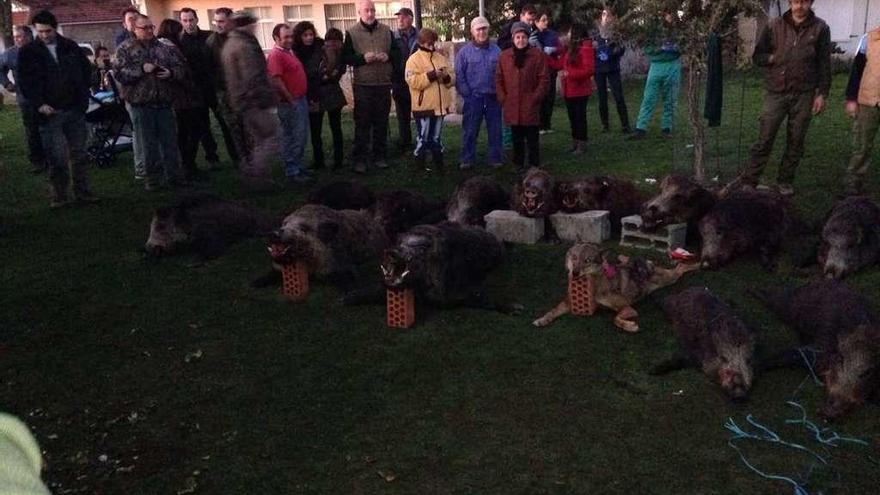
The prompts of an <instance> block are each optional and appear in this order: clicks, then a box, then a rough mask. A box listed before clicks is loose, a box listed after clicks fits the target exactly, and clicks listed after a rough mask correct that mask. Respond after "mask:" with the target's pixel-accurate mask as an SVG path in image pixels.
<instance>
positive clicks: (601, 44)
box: [593, 34, 626, 74]
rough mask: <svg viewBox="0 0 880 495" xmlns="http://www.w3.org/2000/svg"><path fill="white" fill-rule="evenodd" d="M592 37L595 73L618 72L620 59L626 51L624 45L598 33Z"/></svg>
mask: <svg viewBox="0 0 880 495" xmlns="http://www.w3.org/2000/svg"><path fill="white" fill-rule="evenodd" d="M593 39H594V40H596V73H597V74H607V73H610V72H620V59H621V57H623V54H624V52H626V47H624V46H623V45H620V44H619V43H617V42H616V41H613V40H612V39H611V38H603V37H601V36H599V35H598V34H597V35H596V36H595V38H593Z"/></svg>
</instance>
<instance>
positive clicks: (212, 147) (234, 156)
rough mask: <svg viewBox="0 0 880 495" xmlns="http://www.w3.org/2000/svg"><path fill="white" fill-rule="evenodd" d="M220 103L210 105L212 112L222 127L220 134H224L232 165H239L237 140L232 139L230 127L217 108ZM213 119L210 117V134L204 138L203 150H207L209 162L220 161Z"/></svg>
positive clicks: (206, 158) (206, 155)
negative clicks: (212, 126)
mask: <svg viewBox="0 0 880 495" xmlns="http://www.w3.org/2000/svg"><path fill="white" fill-rule="evenodd" d="M217 105H218V103H215V104H213V105H210V109H211V112H213V113H214V119H216V120H217V125H219V126H220V132H221V133H222V134H223V142H224V143H225V144H226V153H227V154H229V159H230V160H231V161H232V163H236V164H237V163H238V160H239V156H238V150H236V149H235V139H234V138H233V137H232V133H231V132H230V131H229V126H228V125H226V120H224V119H223V114H222V113H221V112H220V109H219V108H218V107H217ZM210 119H211V117H210V115H208V127H207V128H208V132H206V133H205V135H204V136H203V137H202V148H204V149H205V160H208V161H209V162H216V161H219V160H220V159H219V157H218V156H217V141H215V140H214V133H213V132H211V121H210Z"/></svg>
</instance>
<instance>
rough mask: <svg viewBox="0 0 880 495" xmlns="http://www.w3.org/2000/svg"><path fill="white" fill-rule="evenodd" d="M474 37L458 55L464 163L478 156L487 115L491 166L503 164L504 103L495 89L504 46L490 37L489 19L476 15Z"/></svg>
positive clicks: (465, 166) (470, 163)
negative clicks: (502, 112) (481, 126)
mask: <svg viewBox="0 0 880 495" xmlns="http://www.w3.org/2000/svg"><path fill="white" fill-rule="evenodd" d="M471 36H472V37H473V40H472V41H471V42H470V43H467V44H466V45H464V46H463V47H462V48H461V50H459V51H458V53H457V54H456V55H455V89H456V90H457V91H458V94H459V95H461V97H462V99H463V100H464V107H463V109H462V122H461V164H460V165H459V168H460V169H462V170H467V169H469V168H472V167H473V166H474V162H476V159H477V136H479V134H480V124H481V122H482V120H483V119H486V132H487V133H488V134H489V152H488V157H487V158H488V161H489V166H490V167H492V168H496V169H497V168H501V166H502V165H503V162H502V155H503V149H502V147H501V105H500V104H499V103H498V97H497V95H496V93H495V68H496V67H497V66H498V57H499V55H501V49H499V48H498V45H496V44H495V43H492V42H491V41H489V21H488V20H487V19H486V18H485V17H475V18H474V19H473V20H472V21H471Z"/></svg>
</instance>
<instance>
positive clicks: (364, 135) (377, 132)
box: [351, 84, 391, 164]
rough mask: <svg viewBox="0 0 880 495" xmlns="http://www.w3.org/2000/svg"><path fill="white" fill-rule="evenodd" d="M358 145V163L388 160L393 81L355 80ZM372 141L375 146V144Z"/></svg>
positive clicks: (356, 162)
mask: <svg viewBox="0 0 880 495" xmlns="http://www.w3.org/2000/svg"><path fill="white" fill-rule="evenodd" d="M353 92H354V149H353V150H352V153H351V154H352V160H353V161H354V163H355V164H366V163H367V162H369V161H370V160H372V161H374V162H375V161H380V160H385V157H386V155H387V149H388V114H389V113H390V112H391V85H390V84H388V85H382V86H365V85H362V84H355V85H354V88H353ZM371 144H372V148H371Z"/></svg>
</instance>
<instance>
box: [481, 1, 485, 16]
mask: <svg viewBox="0 0 880 495" xmlns="http://www.w3.org/2000/svg"><path fill="white" fill-rule="evenodd" d="M480 17H486V0H480Z"/></svg>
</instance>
